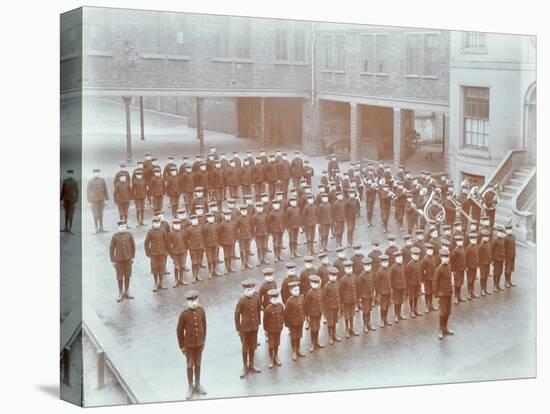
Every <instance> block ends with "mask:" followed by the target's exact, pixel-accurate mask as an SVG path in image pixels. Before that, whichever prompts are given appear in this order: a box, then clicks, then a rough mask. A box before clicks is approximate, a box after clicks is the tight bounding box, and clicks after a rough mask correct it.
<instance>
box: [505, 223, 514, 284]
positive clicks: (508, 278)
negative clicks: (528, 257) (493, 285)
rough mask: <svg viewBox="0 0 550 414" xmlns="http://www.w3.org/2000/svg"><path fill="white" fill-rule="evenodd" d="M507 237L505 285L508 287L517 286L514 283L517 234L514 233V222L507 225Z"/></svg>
mask: <svg viewBox="0 0 550 414" xmlns="http://www.w3.org/2000/svg"><path fill="white" fill-rule="evenodd" d="M505 231H506V237H505V238H504V285H505V286H506V287H507V288H511V287H515V286H516V285H515V284H513V283H512V272H513V271H514V268H515V263H516V236H514V233H513V226H512V224H510V223H508V224H506V226H505Z"/></svg>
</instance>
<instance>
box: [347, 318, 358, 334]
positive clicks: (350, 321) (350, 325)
mask: <svg viewBox="0 0 550 414" xmlns="http://www.w3.org/2000/svg"><path fill="white" fill-rule="evenodd" d="M349 332H350V333H351V334H352V335H353V336H359V334H358V333H357V332H356V331H355V330H354V329H353V318H351V319H350V320H349Z"/></svg>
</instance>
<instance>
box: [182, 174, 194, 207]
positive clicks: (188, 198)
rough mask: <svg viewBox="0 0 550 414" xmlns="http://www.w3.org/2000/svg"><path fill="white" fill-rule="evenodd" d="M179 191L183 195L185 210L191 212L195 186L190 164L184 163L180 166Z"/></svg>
mask: <svg viewBox="0 0 550 414" xmlns="http://www.w3.org/2000/svg"><path fill="white" fill-rule="evenodd" d="M179 189H180V193H181V194H183V202H184V204H185V209H186V210H187V211H191V202H192V201H193V190H194V189H195V184H194V180H193V171H192V169H191V165H190V164H187V163H183V164H182V165H181V166H180V169H179Z"/></svg>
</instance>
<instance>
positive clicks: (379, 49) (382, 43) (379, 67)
mask: <svg viewBox="0 0 550 414" xmlns="http://www.w3.org/2000/svg"><path fill="white" fill-rule="evenodd" d="M387 48H388V36H387V35H381V34H379V35H376V68H375V72H377V73H385V72H387V67H386V66H387V63H386V51H387Z"/></svg>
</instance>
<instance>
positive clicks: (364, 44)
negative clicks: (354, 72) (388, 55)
mask: <svg viewBox="0 0 550 414" xmlns="http://www.w3.org/2000/svg"><path fill="white" fill-rule="evenodd" d="M373 40H374V39H373V36H372V35H361V72H374V70H375V68H374V61H373V58H374V45H373Z"/></svg>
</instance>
